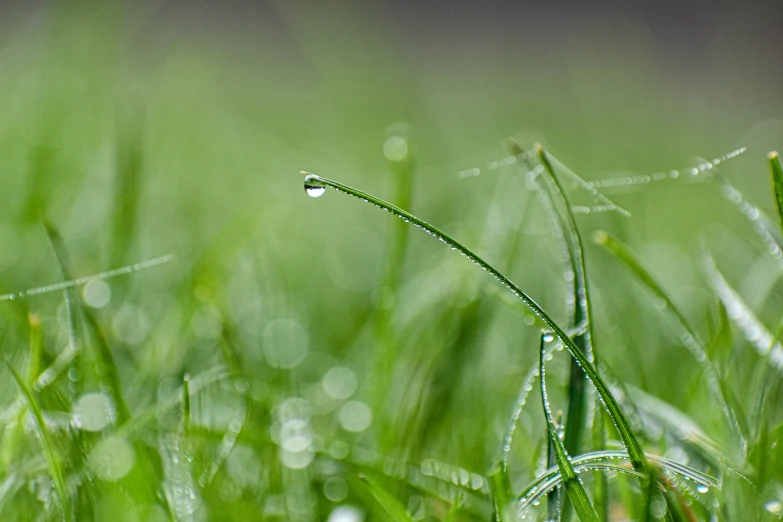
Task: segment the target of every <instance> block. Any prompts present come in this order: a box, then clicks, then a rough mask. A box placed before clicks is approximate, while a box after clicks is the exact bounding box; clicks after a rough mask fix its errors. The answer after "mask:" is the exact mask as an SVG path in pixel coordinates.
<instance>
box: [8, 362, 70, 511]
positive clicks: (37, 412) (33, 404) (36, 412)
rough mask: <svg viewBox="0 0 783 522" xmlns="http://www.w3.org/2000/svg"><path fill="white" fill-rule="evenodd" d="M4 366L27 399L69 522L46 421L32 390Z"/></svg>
mask: <svg viewBox="0 0 783 522" xmlns="http://www.w3.org/2000/svg"><path fill="white" fill-rule="evenodd" d="M5 364H6V366H8V370H9V371H10V372H11V374H12V375H13V377H14V380H15V381H16V384H17V385H18V386H19V389H20V390H21V391H22V393H23V394H24V396H25V398H26V399H27V403H28V404H29V406H30V410H31V411H32V412H33V416H34V417H35V424H36V426H37V428H38V434H39V435H40V436H41V446H42V447H43V450H44V456H45V457H46V464H47V467H48V468H49V474H50V475H51V476H52V481H53V482H54V489H55V491H56V492H57V498H58V500H59V501H60V509H61V510H62V518H63V520H65V521H66V522H69V521H70V520H72V519H73V516H72V513H71V505H70V501H69V499H68V491H67V489H66V486H65V472H64V470H63V466H62V462H61V461H60V457H59V455H58V454H57V449H55V447H54V443H53V442H52V436H51V434H50V433H49V428H48V427H47V425H46V421H44V417H43V412H42V411H41V408H40V406H39V405H38V401H37V400H36V399H35V397H34V396H33V392H32V390H30V388H29V387H28V386H27V384H26V383H25V382H24V379H22V377H21V376H20V375H19V374H18V373H17V372H16V370H15V369H14V367H13V366H11V363H9V362H8V361H7V360H6V361H5Z"/></svg>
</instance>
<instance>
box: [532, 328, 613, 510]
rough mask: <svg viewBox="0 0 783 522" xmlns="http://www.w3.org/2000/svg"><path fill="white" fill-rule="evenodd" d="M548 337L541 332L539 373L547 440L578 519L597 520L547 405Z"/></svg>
mask: <svg viewBox="0 0 783 522" xmlns="http://www.w3.org/2000/svg"><path fill="white" fill-rule="evenodd" d="M548 337H550V334H543V335H542V336H541V348H540V358H539V359H540V362H539V373H540V374H541V402H542V403H543V405H544V415H545V416H546V425H547V432H548V433H549V442H550V444H551V445H552V448H553V450H554V454H555V460H557V467H558V469H559V470H560V475H561V476H562V478H563V484H564V485H565V490H566V493H567V494H568V498H569V500H570V501H571V504H572V505H573V506H574V511H576V514H577V516H578V517H579V520H582V521H591V522H598V520H599V519H598V513H597V512H596V511H595V508H594V507H593V505H592V504H591V503H590V498H589V497H588V496H587V491H586V490H585V487H584V484H582V481H581V480H580V479H579V475H577V474H576V471H575V470H574V466H573V464H572V463H571V460H570V457H569V456H568V452H567V451H566V449H565V446H564V445H563V441H561V440H560V436H559V435H558V433H557V428H556V427H555V424H554V422H553V420H552V411H551V409H550V407H549V399H548V398H547V393H546V359H547V356H546V340H547V338H548Z"/></svg>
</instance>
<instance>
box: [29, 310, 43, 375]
mask: <svg viewBox="0 0 783 522" xmlns="http://www.w3.org/2000/svg"><path fill="white" fill-rule="evenodd" d="M27 323H28V324H29V325H30V362H29V364H28V365H27V380H26V382H27V386H29V387H30V388H33V387H34V386H35V380H36V379H37V378H38V375H39V374H40V372H41V355H42V351H43V338H42V336H41V317H40V316H39V315H38V314H32V313H31V314H28V315H27Z"/></svg>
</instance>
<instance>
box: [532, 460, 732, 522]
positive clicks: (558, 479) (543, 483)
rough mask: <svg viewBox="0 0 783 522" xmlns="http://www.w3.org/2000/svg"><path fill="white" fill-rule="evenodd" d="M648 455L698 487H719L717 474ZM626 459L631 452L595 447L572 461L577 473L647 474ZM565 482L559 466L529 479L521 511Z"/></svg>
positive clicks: (536, 502)
mask: <svg viewBox="0 0 783 522" xmlns="http://www.w3.org/2000/svg"><path fill="white" fill-rule="evenodd" d="M647 458H648V459H649V461H650V463H651V464H652V465H654V466H657V467H660V468H661V469H663V470H665V471H667V472H670V473H673V474H675V475H677V476H679V477H682V478H683V479H687V480H690V481H693V482H695V483H696V485H697V487H698V486H701V487H706V488H712V487H717V486H718V485H719V484H720V482H719V481H718V480H717V479H716V478H714V477H711V476H710V475H707V474H706V473H702V472H701V471H699V470H697V469H694V468H691V467H689V466H685V465H683V464H680V463H679V462H675V461H673V460H671V459H667V458H665V457H660V456H658V455H651V454H648V455H647ZM623 462H628V454H627V453H625V452H622V451H595V452H591V453H586V454H584V455H580V456H579V457H574V458H572V459H571V465H572V466H573V467H574V470H575V471H576V472H577V473H579V472H582V471H587V470H590V471H598V472H608V473H611V472H617V473H624V474H629V475H632V476H634V477H637V478H639V479H644V478H646V477H647V474H646V473H640V472H638V471H636V470H634V469H633V468H629V467H628V466H627V464H626V465H623ZM648 469H649V466H648ZM562 483H563V476H562V474H561V473H560V469H559V468H551V469H548V470H547V471H546V472H544V473H543V474H541V476H539V477H538V478H537V479H536V480H535V481H533V482H532V483H530V484H529V485H528V486H527V487H526V488H525V490H524V491H523V492H522V494H520V495H519V497H517V502H518V504H517V508H518V512H519V514H520V515H524V514H525V512H526V511H527V510H528V509H530V508H531V507H533V506H534V505H536V504H538V503H539V502H540V501H541V499H542V498H544V497H545V496H546V494H547V493H549V492H550V491H552V489H554V488H556V487H557V486H559V485H561V484H562Z"/></svg>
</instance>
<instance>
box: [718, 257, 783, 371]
mask: <svg viewBox="0 0 783 522" xmlns="http://www.w3.org/2000/svg"><path fill="white" fill-rule="evenodd" d="M704 269H705V272H706V273H707V279H708V281H709V282H710V284H711V286H712V287H713V289H714V290H715V292H716V293H717V294H718V298H719V299H720V300H721V302H722V303H723V305H724V306H725V307H726V313H727V314H728V315H729V318H731V319H732V320H733V321H734V322H735V323H737V326H739V327H740V330H741V331H742V333H743V334H744V336H745V338H746V339H747V340H748V342H749V343H750V344H751V345H752V346H753V347H754V348H755V349H756V351H757V352H758V354H759V355H761V356H762V357H767V358H769V361H770V364H772V366H774V367H775V368H776V369H777V370H778V371H781V372H783V346H781V344H780V343H779V342H778V341H777V340H776V339H775V337H774V336H773V335H772V334H771V333H770V332H769V331H768V330H767V328H766V327H765V326H764V324H763V323H762V322H761V321H760V320H759V319H758V318H757V317H756V315H755V314H754V313H753V311H752V310H751V309H750V307H749V306H748V305H746V304H745V302H744V301H743V300H742V297H740V295H739V294H738V293H737V292H736V291H735V290H734V289H733V288H732V287H731V286H730V285H729V283H728V282H727V281H726V279H725V278H724V277H723V275H722V274H721V273H720V271H719V270H718V267H717V265H716V264H715V261H714V260H713V259H712V257H710V256H709V255H706V254H705V256H704Z"/></svg>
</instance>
